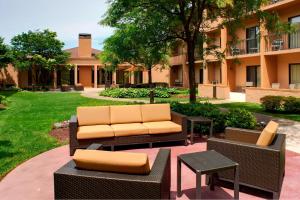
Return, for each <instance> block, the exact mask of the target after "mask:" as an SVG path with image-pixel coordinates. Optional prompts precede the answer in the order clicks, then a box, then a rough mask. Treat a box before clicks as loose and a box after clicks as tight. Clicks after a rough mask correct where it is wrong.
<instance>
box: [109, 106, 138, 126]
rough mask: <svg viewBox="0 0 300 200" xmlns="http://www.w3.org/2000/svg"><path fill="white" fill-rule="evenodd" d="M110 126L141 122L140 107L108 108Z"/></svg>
mask: <svg viewBox="0 0 300 200" xmlns="http://www.w3.org/2000/svg"><path fill="white" fill-rule="evenodd" d="M110 117H111V124H126V123H140V122H142V114H141V106H140V105H126V106H110Z"/></svg>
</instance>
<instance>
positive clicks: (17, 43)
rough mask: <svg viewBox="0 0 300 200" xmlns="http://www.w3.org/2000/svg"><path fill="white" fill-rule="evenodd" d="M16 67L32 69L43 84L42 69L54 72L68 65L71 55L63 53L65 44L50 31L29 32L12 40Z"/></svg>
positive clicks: (36, 79) (38, 81) (35, 77)
mask: <svg viewBox="0 0 300 200" xmlns="http://www.w3.org/2000/svg"><path fill="white" fill-rule="evenodd" d="M11 44H12V51H13V56H14V63H13V64H14V66H15V67H16V68H19V69H32V70H33V71H36V72H37V75H36V76H35V75H34V76H33V78H34V79H35V81H36V82H37V83H39V84H40V83H41V81H42V80H41V73H42V69H46V70H49V71H50V70H53V69H54V68H55V67H57V66H58V65H63V64H66V62H67V60H68V58H69V56H70V55H69V53H67V52H64V51H63V45H64V43H63V42H61V41H59V40H58V39H57V34H56V33H55V32H52V31H50V30H44V31H34V32H33V31H29V32H27V33H22V34H20V35H17V36H15V37H13V38H12V40H11ZM33 74H35V73H33Z"/></svg>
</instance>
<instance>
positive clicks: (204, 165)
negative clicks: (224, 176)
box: [177, 150, 239, 199]
mask: <svg viewBox="0 0 300 200" xmlns="http://www.w3.org/2000/svg"><path fill="white" fill-rule="evenodd" d="M181 163H183V164H185V165H186V166H187V167H188V168H189V169H190V170H192V171H193V172H194V173H196V199H201V175H203V174H206V175H209V179H210V180H209V185H210V189H211V190H214V183H215V179H216V178H217V173H218V172H220V171H224V170H229V169H233V170H234V199H239V164H238V163H236V162H234V161H232V160H230V159H229V158H227V157H225V156H223V155H222V154H220V153H218V152H216V151H214V150H211V151H203V152H196V153H188V154H182V155H180V156H178V157H177V196H179V197H180V196H181V195H182V191H181Z"/></svg>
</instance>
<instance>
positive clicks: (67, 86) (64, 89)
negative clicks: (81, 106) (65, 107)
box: [61, 85, 71, 92]
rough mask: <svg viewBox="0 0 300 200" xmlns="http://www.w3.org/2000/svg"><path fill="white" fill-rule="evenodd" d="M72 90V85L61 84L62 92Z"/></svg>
mask: <svg viewBox="0 0 300 200" xmlns="http://www.w3.org/2000/svg"><path fill="white" fill-rule="evenodd" d="M70 90H71V87H70V85H62V86H61V91H62V92H68V91H70Z"/></svg>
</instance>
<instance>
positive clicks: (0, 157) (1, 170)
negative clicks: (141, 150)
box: [0, 92, 126, 179]
mask: <svg viewBox="0 0 300 200" xmlns="http://www.w3.org/2000/svg"><path fill="white" fill-rule="evenodd" d="M0 95H4V96H7V101H8V103H7V108H6V109H4V110H0V179H1V177H3V176H4V175H5V174H6V173H8V172H9V171H10V170H12V169H13V168H15V167H16V166H17V165H19V164H20V163H22V162H24V161H26V160H28V159H30V158H32V157H34V156H36V155H38V154H40V153H42V152H45V151H47V150H49V149H52V148H55V147H57V146H60V145H63V144H62V143H60V142H58V141H57V140H56V139H55V138H53V137H51V136H50V135H49V134H48V133H49V131H50V130H51V128H52V125H53V123H55V122H59V121H63V120H67V119H69V118H70V116H71V115H72V114H75V111H76V107H78V106H95V105H112V104H126V103H124V102H114V101H105V100H96V99H95V100H94V99H88V98H85V97H81V96H80V94H79V93H33V92H0Z"/></svg>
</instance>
